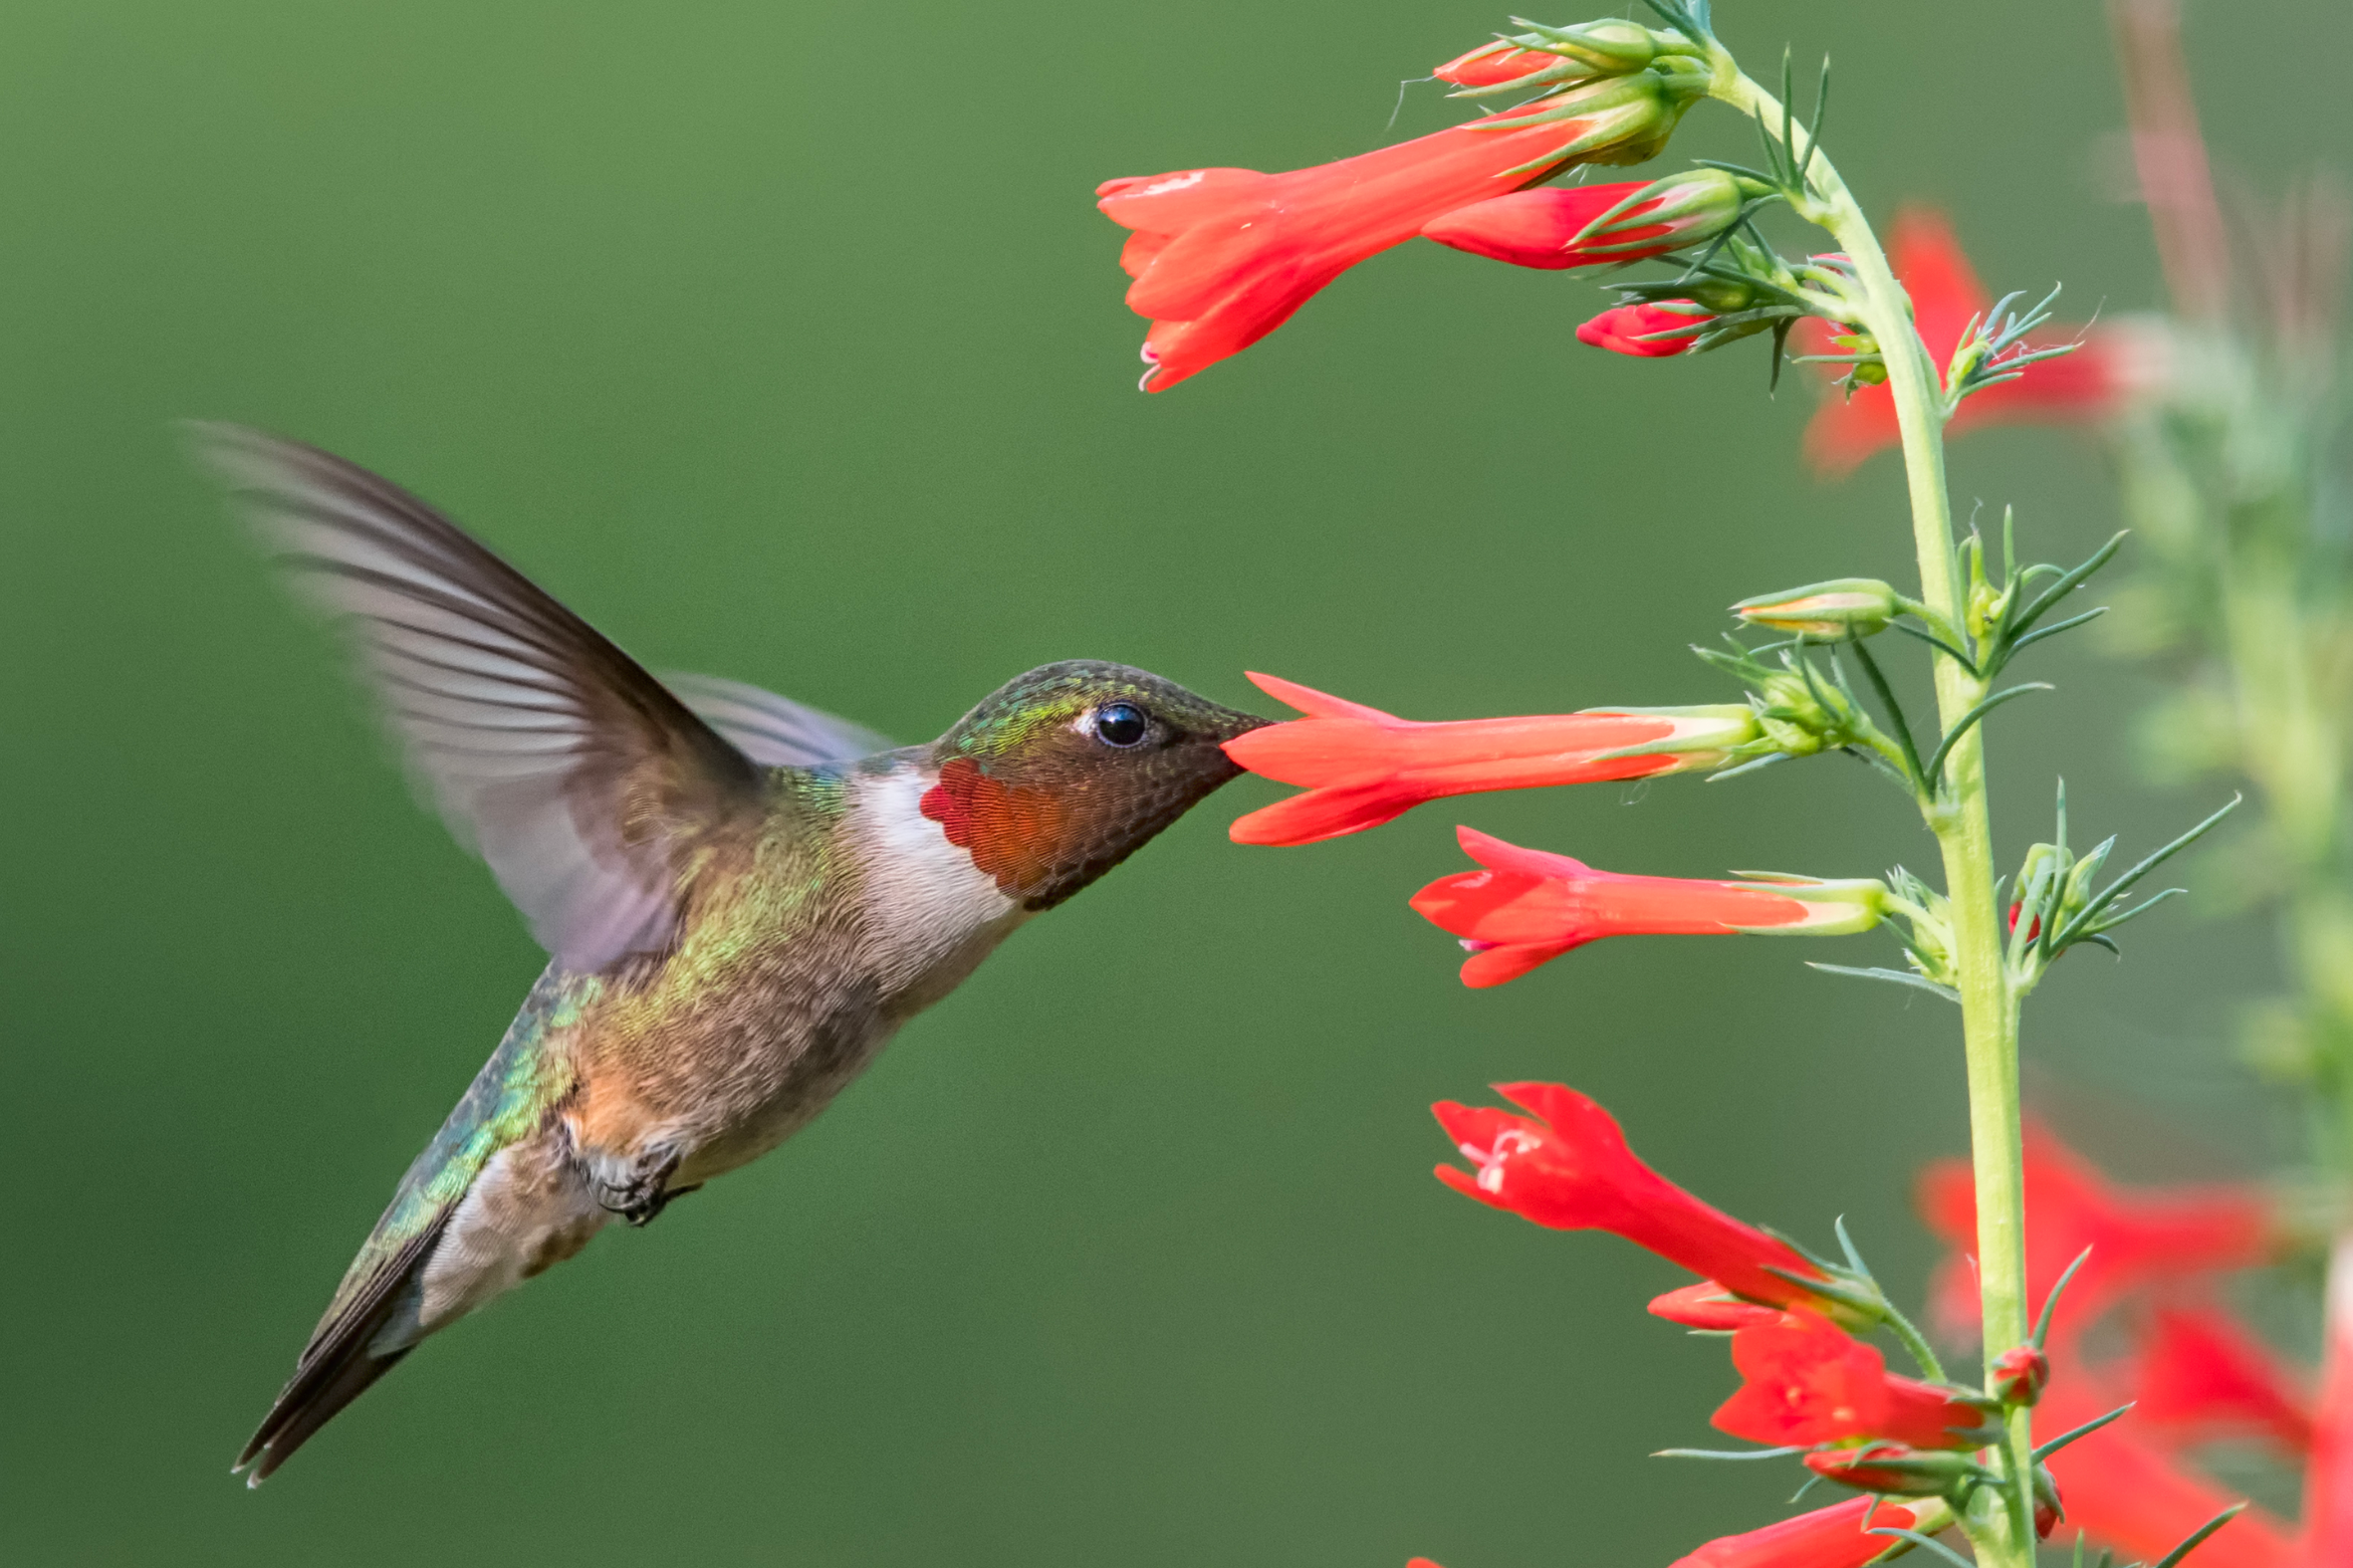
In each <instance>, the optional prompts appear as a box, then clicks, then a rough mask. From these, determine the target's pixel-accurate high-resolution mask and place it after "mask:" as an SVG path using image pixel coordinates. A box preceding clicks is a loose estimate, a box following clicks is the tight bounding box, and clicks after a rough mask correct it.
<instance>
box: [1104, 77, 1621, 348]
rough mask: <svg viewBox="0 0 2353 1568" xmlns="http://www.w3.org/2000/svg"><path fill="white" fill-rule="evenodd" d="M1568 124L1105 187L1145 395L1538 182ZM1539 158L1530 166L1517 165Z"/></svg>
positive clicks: (1467, 131) (1457, 133) (1476, 129)
mask: <svg viewBox="0 0 2353 1568" xmlns="http://www.w3.org/2000/svg"><path fill="white" fill-rule="evenodd" d="M1576 134H1577V132H1576V128H1575V125H1574V122H1545V123H1538V124H1532V125H1525V126H1523V127H1521V128H1519V129H1514V130H1490V129H1485V128H1483V127H1481V126H1480V124H1479V123H1478V122H1477V121H1473V122H1472V123H1471V124H1468V125H1457V126H1454V127H1452V128H1451V129H1447V130H1441V131H1438V132H1436V133H1434V134H1432V135H1427V136H1420V137H1416V138H1415V139H1414V140H1412V141H1406V142H1400V143H1399V144H1397V145H1396V146H1391V147H1382V148H1380V149H1379V150H1377V151H1373V152H1364V153H1359V154H1358V155H1357V156H1355V157H1352V158H1342V159H1340V160H1339V161H1338V162H1336V163H1324V164H1319V165H1317V166H1315V167H1313V168H1305V169H1294V170H1291V171H1289V172H1286V173H1280V174H1265V173H1261V172H1260V171H1258V170H1257V169H1236V168H1199V169H1180V170H1178V171H1176V172H1174V173H1169V174H1150V175H1143V176H1136V177H1130V178H1126V179H1114V180H1106V181H1104V182H1103V184H1101V185H1100V186H1097V187H1096V189H1095V196H1096V198H1097V199H1096V202H1095V205H1096V206H1097V207H1099V208H1101V209H1102V211H1103V214H1104V216H1106V217H1108V218H1109V219H1110V220H1111V221H1112V222H1114V223H1116V224H1119V225H1120V226H1121V227H1123V228H1127V229H1131V230H1133V231H1134V233H1133V234H1132V235H1131V236H1130V238H1129V239H1128V242H1127V246H1126V248H1125V249H1124V250H1122V251H1121V252H1120V256H1119V265H1120V266H1121V267H1123V268H1125V269H1126V270H1127V274H1128V276H1129V277H1131V278H1133V279H1135V283H1134V284H1133V285H1132V286H1131V287H1130V288H1129V289H1128V291H1127V305H1128V309H1130V310H1132V311H1134V312H1135V313H1136V314H1137V315H1138V316H1145V317H1149V318H1151V320H1152V330H1151V332H1150V333H1149V334H1148V335H1147V336H1145V338H1144V362H1145V363H1146V364H1148V365H1150V366H1151V369H1150V370H1149V371H1148V372H1147V373H1146V374H1145V376H1144V379H1143V389H1144V390H1145V391H1147V392H1164V391H1166V390H1168V389H1169V388H1170V387H1172V386H1174V385H1176V384H1177V383H1178V382H1179V381H1182V380H1185V379H1186V378H1188V377H1190V376H1194V375H1198V374H1199V373H1200V372H1202V371H1203V370H1206V369H1208V368H1209V367H1210V366H1211V365H1213V364H1215V363H1217V362H1218V361H1219V360H1220V359H1225V358H1230V357H1232V356H1233V355H1235V354H1238V353H1240V352H1241V351H1242V350H1243V349H1245V348H1247V347H1249V346H1250V345H1251V344H1252V343H1255V342H1257V341H1258V340H1259V339H1260V338H1262V337H1264V336H1267V335H1268V334H1269V333H1271V332H1273V331H1274V330H1275V329H1276V328H1278V327H1281V326H1282V325H1283V324H1284V323H1285V322H1287V321H1289V320H1290V319H1291V316H1292V313H1293V312H1294V311H1296V310H1297V309H1298V308H1299V307H1300V306H1302V305H1304V304H1306V303H1307V301H1308V300H1310V299H1312V298H1313V297H1314V295H1315V294H1316V293H1317V291H1319V290H1321V289H1322V288H1323V286H1324V285H1325V284H1328V283H1330V282H1331V281H1332V280H1333V279H1334V278H1337V277H1338V276H1339V275H1340V274H1341V273H1343V272H1346V271H1347V270H1348V269H1349V268H1350V267H1353V266H1355V265H1356V264H1357V263H1358V262H1360V261H1363V260H1365V259H1366V258H1367V257H1371V256H1376V255H1378V254H1379V253H1380V252H1382V251H1385V250H1388V249H1389V248H1390V247H1392V246H1395V245H1402V244H1404V243H1405V242H1406V241H1407V240H1410V239H1412V238H1413V237H1414V236H1415V235H1416V234H1419V233H1420V232H1421V229H1422V225H1423V224H1425V223H1427V222H1429V221H1430V220H1431V219H1432V218H1435V217H1437V216H1438V215H1439V214H1440V213H1443V212H1448V211H1451V210H1453V209H1454V208H1456V207H1463V206H1468V205H1470V204H1471V203H1472V202H1475V201H1483V200H1485V199H1487V198H1488V197H1491V196H1501V195H1505V194H1508V193H1509V192H1511V191H1514V190H1517V189H1519V188H1520V187H1522V186H1524V185H1528V184H1530V183H1532V182H1534V181H1536V180H1539V179H1542V178H1545V177H1547V176H1548V175H1550V174H1551V173H1553V172H1554V171H1555V169H1556V168H1557V166H1558V164H1557V162H1555V163H1553V164H1552V165H1550V166H1544V165H1542V164H1541V162H1540V160H1542V159H1543V158H1544V157H1545V156H1546V154H1548V153H1556V152H1560V151H1561V149H1562V148H1564V147H1565V146H1566V145H1567V144H1568V143H1569V142H1570V141H1572V140H1573V139H1574V138H1575V136H1576ZM1530 162H1538V164H1539V166H1538V167H1536V168H1533V169H1530V168H1529V167H1527V166H1526V165H1528V164H1529V163H1530Z"/></svg>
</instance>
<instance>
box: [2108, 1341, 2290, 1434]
mask: <svg viewBox="0 0 2353 1568" xmlns="http://www.w3.org/2000/svg"><path fill="white" fill-rule="evenodd" d="M2132 1382H2133V1398H2134V1399H2135V1401H2136V1402H2137V1403H2136V1404H2135V1406H2134V1409H2133V1415H2134V1419H2135V1420H2137V1421H2140V1422H2145V1423H2147V1424H2148V1425H2149V1426H2151V1427H2154V1428H2158V1429H2161V1430H2164V1431H2165V1432H2167V1434H2168V1435H2169V1436H2173V1437H2176V1438H2179V1439H2186V1440H2194V1439H2202V1438H2208V1437H2218V1436H2245V1435H2248V1434H2259V1435H2261V1436H2264V1437H2268V1438H2270V1439H2272V1440H2273V1441H2275V1442H2277V1443H2279V1444H2280V1445H2281V1446H2282V1447H2284V1448H2287V1449H2289V1450H2293V1451H2301V1450H2304V1449H2307V1448H2309V1447H2311V1443H2312V1410H2311V1403H2310V1395H2309V1394H2308V1393H2307V1392H2306V1391H2305V1386H2304V1379H2303V1378H2302V1377H2301V1376H2300V1375H2299V1374H2297V1373H2296V1372H2295V1371H2293V1370H2292V1369H2290V1368H2289V1367H2288V1366H2286V1365H2285V1364H2284V1363H2283V1362H2281V1361H2280V1359H2279V1358H2278V1357H2277V1356H2276V1355H2274V1354H2272V1352H2271V1348H2270V1347H2269V1346H2268V1345H2265V1344H2264V1343H2263V1342H2262V1341H2261V1340H2259V1339H2257V1338H2255V1336H2254V1335H2253V1334H2251V1333H2249V1332H2248V1331H2247V1330H2246V1328H2245V1326H2244V1325H2243V1324H2241V1323H2239V1322H2238V1321H2237V1320H2236V1319H2235V1318H2234V1317H2232V1316H2231V1315H2230V1314H2229V1313H2227V1312H2225V1311H2223V1310H2221V1309H2220V1308H2218V1307H2212V1306H2198V1307H2178V1306H2166V1307H2159V1308H2157V1310H2156V1311H2155V1312H2153V1313H2152V1314H2151V1315H2150V1319H2149V1327H2148V1331H2147V1333H2146V1334H2145V1335H2144V1336H2143V1338H2142V1339H2141V1341H2140V1344H2139V1345H2138V1346H2137V1347H2136V1350H2135V1353H2134V1356H2133V1378H2132Z"/></svg>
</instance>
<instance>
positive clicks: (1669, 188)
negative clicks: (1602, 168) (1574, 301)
mask: <svg viewBox="0 0 2353 1568" xmlns="http://www.w3.org/2000/svg"><path fill="white" fill-rule="evenodd" d="M1751 188H1752V187H1751V186H1746V185H1744V184H1743V183H1742V182H1741V180H1739V179H1738V178H1736V177H1735V176H1733V175H1731V174H1727V173H1725V172H1724V171H1723V170H1722V169H1692V170H1690V171H1688V172H1686V173H1683V174H1677V175H1671V176H1669V177H1668V178H1666V179H1662V180H1654V181H1651V182H1649V183H1644V182H1643V181H1640V180H1632V181H1621V182H1618V183H1615V184H1608V185H1571V186H1566V187H1561V186H1550V185H1547V186H1542V187H1538V188H1536V189H1532V190H1523V191H1515V192H1513V193H1512V194H1511V195H1509V196H1497V197H1495V198H1493V199H1492V200H1488V201H1481V202H1474V203H1472V204H1471V205H1470V206H1468V207H1458V208H1456V209H1455V210H1454V211H1452V212H1449V213H1446V214H1444V215H1443V216H1441V217H1438V218H1434V219H1432V220H1431V221H1430V222H1428V223H1426V224H1424V225H1422V235H1423V237H1424V238H1425V239H1433V240H1436V241H1437V242H1438V243H1439V244H1441V245H1451V246H1453V247H1454V248H1455V249H1456V250H1458V251H1468V252H1470V253H1471V254H1472V255H1474V256H1485V257H1487V258H1489V259H1490V260H1492V261H1500V262H1509V263H1510V264H1511V265H1513V266H1515V267H1533V268H1537V269H1539V270H1542V271H1546V272H1558V271H1561V270H1563V269H1566V268H1570V267H1598V266H1605V265H1611V264H1615V263H1623V262H1633V261H1641V260H1643V259H1645V258H1646V257H1651V256H1660V255H1664V254H1665V253H1666V252H1668V251H1672V250H1680V249H1682V248H1683V247H1684V246H1686V245H1694V244H1697V243H1699V242H1700V241H1703V240H1707V239H1711V238H1713V237H1714V236H1716V235H1718V234H1721V233H1722V232H1723V231H1724V230H1726V229H1728V228H1730V227H1731V226H1732V225H1733V224H1735V223H1737V222H1738V221H1740V216H1741V213H1742V211H1743V210H1744V206H1745V203H1746V201H1747V199H1748V195H1749V192H1750V190H1751ZM1620 207H1622V208H1624V209H1625V210H1624V211H1622V212H1618V213H1617V215H1616V216H1615V217H1611V216H1610V214H1611V212H1612V210H1613V209H1616V208H1620ZM1603 218H1609V221H1608V222H1607V223H1601V222H1600V220H1601V219H1603Z"/></svg>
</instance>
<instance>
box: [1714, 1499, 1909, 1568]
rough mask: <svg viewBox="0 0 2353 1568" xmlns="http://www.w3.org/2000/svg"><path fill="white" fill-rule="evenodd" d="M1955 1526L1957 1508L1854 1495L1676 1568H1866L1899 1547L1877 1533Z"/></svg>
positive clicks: (1720, 1544) (1729, 1539)
mask: <svg viewBox="0 0 2353 1568" xmlns="http://www.w3.org/2000/svg"><path fill="white" fill-rule="evenodd" d="M1952 1522H1953V1510H1952V1509H1951V1508H1950V1507H1948V1506H1946V1504H1945V1503H1944V1502H1942V1501H1941V1500H1937V1499H1932V1498H1922V1499H1919V1500H1917V1501H1907V1502H1896V1501H1892V1500H1889V1499H1885V1498H1871V1497H1850V1498H1848V1499H1847V1500H1846V1501H1845V1502H1841V1503H1833V1504H1832V1505H1831V1506H1829V1507H1827V1508H1816V1509H1814V1510H1813V1511H1812V1512H1811V1513H1801V1514H1798V1515H1797V1516H1796V1517H1794V1518H1789V1519H1782V1520H1779V1521H1778V1522H1776V1523H1773V1524H1768V1525H1766V1526H1765V1527H1764V1528H1763V1529H1760V1530H1746V1531H1743V1532H1742V1533H1741V1534H1739V1535H1726V1536H1722V1537H1720V1538H1718V1539H1716V1540H1713V1541H1710V1542H1709V1543H1708V1544H1707V1545H1705V1546H1702V1547H1700V1548H1699V1549H1698V1550H1696V1551H1693V1552H1690V1553H1687V1554H1686V1555H1684V1556H1682V1557H1678V1558H1676V1559H1675V1561H1674V1562H1673V1563H1672V1564H1671V1565H1670V1568H1863V1565H1864V1564H1866V1563H1869V1562H1871V1561H1873V1560H1874V1559H1876V1558H1878V1557H1880V1556H1882V1555H1884V1554H1885V1553H1886V1552H1887V1550H1888V1548H1889V1547H1891V1546H1893V1545H1894V1544H1895V1541H1894V1539H1893V1538H1892V1537H1890V1536H1886V1535H1875V1534H1873V1533H1871V1532H1872V1531H1874V1530H1912V1531H1915V1532H1916V1533H1918V1534H1921V1535H1934V1534H1935V1533H1936V1532H1937V1531H1939V1530H1941V1529H1944V1528H1946V1527H1947V1526H1948V1525H1950V1524H1951V1523H1952Z"/></svg>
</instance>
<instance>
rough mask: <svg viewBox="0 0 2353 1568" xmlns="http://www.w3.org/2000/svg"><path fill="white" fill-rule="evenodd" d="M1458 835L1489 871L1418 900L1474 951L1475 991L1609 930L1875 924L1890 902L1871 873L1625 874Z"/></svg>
mask: <svg viewBox="0 0 2353 1568" xmlns="http://www.w3.org/2000/svg"><path fill="white" fill-rule="evenodd" d="M1455 837H1456V838H1457V839H1458V840H1459V841H1460V842H1461V844H1462V846H1463V852H1464V853H1465V854H1467V855H1469V856H1470V857H1471V858H1472V859H1474V860H1476V861H1478V862H1479V863H1480V864H1481V865H1483V866H1485V867H1487V869H1486V870H1484V871H1466V872H1460V873H1458V874H1456V875H1454V876H1446V877H1440V878H1439V879H1438V880H1437V881H1435V882H1432V883H1431V884H1430V885H1429V886H1428V887H1425V888H1423V889H1422V890H1421V891H1420V892H1419V893H1416V894H1415V895H1414V896H1413V900H1412V903H1413V908H1414V912H1415V913H1417V914H1419V915H1420V916H1421V917H1422V918H1423V919H1425V920H1427V921H1429V922H1430V923H1431V924H1433V925H1435V926H1437V927H1439V928H1440V929H1442V930H1445V931H1450V932H1452V933H1454V934H1455V935H1456V936H1457V937H1460V938H1462V939H1463V946H1464V947H1466V948H1469V949H1470V950H1471V952H1472V954H1473V955H1474V956H1473V957H1472V959H1471V960H1470V961H1469V962H1468V963H1466V964H1465V965H1464V966H1463V984H1464V985H1466V986H1473V987H1486V986H1501V985H1503V984H1504V983H1505V982H1507V981H1513V980H1518V979H1519V978H1520V977H1521V976H1523V975H1525V974H1527V973H1528V972H1529V970H1531V969H1534V968H1535V967H1536V966H1537V965H1539V964H1544V963H1548V962H1549V961H1551V960H1553V959H1556V958H1558V957H1559V956H1560V955H1561V954H1563V953H1566V952H1568V951H1570V950H1571V949H1573V948H1579V947H1582V946H1584V945H1585V944H1586V943H1588V942H1597V941H1599V940H1600V939H1601V938H1603V937H1620V936H1641V935H1649V936H1729V935H1732V934H1735V933H1738V932H1763V931H1770V932H1777V933H1783V934H1790V933H1797V932H1810V933H1814V934H1817V935H1837V934H1840V933H1844V932H1851V931H1868V930H1870V929H1871V928H1872V927H1873V926H1875V925H1877V924H1878V923H1879V918H1880V913H1881V911H1882V909H1883V908H1884V906H1885V903H1886V898H1887V889H1886V888H1885V887H1884V886H1883V885H1882V884H1880V883H1878V882H1876V881H1871V880H1867V879H1866V880H1857V881H1845V882H1817V881H1812V880H1808V879H1806V878H1802V877H1791V878H1788V879H1786V880H1783V881H1770V882H1768V881H1753V882H1716V881H1703V880H1699V879H1696V878H1687V877H1671V876H1627V875H1624V874H1622V873H1620V872H1616V871H1596V870H1594V869H1593V868H1592V867H1591V866H1588V865H1586V864H1585V863H1584V862H1583V861H1581V860H1572V859H1570V858H1569V857H1568V856H1566V855H1555V854H1547V853H1545V852H1544V851H1542V850H1540V849H1523V848H1521V847H1520V846H1519V845H1517V844H1508V843H1506V842H1504V841H1503V840H1502V839H1500V838H1492V837H1490V836H1488V835H1487V834H1485V833H1482V832H1478V831H1476V830H1474V829H1472V828H1468V827H1458V828H1456V829H1455Z"/></svg>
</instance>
